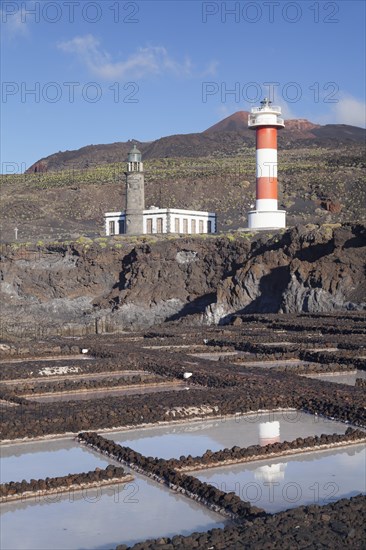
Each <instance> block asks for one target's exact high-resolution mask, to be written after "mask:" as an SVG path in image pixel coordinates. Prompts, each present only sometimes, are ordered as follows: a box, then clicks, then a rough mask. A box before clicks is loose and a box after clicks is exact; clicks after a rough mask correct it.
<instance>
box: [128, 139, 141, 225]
mask: <svg viewBox="0 0 366 550" xmlns="http://www.w3.org/2000/svg"><path fill="white" fill-rule="evenodd" d="M125 174H126V233H127V235H142V234H143V232H144V224H143V218H144V214H143V212H144V208H145V191H144V166H143V163H142V162H141V152H140V151H139V150H138V149H137V148H136V145H134V146H133V148H132V149H131V151H130V152H129V154H128V159H127V171H126V172H125Z"/></svg>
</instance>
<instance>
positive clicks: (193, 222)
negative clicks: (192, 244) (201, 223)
mask: <svg viewBox="0 0 366 550" xmlns="http://www.w3.org/2000/svg"><path fill="white" fill-rule="evenodd" d="M191 233H192V234H194V233H196V220H191Z"/></svg>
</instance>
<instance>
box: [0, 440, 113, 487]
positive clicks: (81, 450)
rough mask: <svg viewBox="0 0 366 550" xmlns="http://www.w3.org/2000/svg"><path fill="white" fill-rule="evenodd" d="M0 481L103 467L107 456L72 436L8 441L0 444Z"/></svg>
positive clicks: (78, 471)
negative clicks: (26, 441) (83, 444)
mask: <svg viewBox="0 0 366 550" xmlns="http://www.w3.org/2000/svg"><path fill="white" fill-rule="evenodd" d="M0 456H1V462H0V466H1V467H0V481H1V483H8V482H9V481H22V480H23V479H25V480H27V481H29V480H30V479H44V478H45V477H55V476H64V475H67V474H77V473H80V472H89V471H90V470H95V468H106V467H107V466H108V464H109V462H108V460H107V459H106V458H104V457H103V455H101V454H99V453H94V452H93V451H91V450H90V449H88V448H87V447H84V446H81V445H79V444H78V443H77V442H76V441H74V440H73V439H66V438H65V439H59V440H52V441H51V440H48V441H35V442H32V443H19V444H17V443H11V444H9V445H2V446H1V448H0Z"/></svg>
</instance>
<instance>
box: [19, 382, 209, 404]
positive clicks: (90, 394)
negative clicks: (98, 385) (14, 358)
mask: <svg viewBox="0 0 366 550" xmlns="http://www.w3.org/2000/svg"><path fill="white" fill-rule="evenodd" d="M198 388H200V387H198ZM186 389H187V386H186V384H160V385H159V384H156V385H150V386H149V385H148V384H146V385H140V386H139V387H135V388H128V387H124V388H114V389H113V388H105V389H102V390H98V391H95V390H90V391H84V392H69V393H67V392H62V393H59V394H47V395H45V394H42V395H36V396H32V395H27V396H26V398H27V399H29V400H31V401H37V402H39V403H56V402H58V401H88V400H89V399H103V398H105V397H110V396H114V397H124V396H128V395H140V394H146V393H158V392H164V391H184V390H186Z"/></svg>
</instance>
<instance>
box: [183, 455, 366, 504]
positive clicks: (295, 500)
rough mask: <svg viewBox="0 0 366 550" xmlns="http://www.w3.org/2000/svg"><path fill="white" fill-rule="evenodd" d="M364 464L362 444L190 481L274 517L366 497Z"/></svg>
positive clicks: (226, 468) (202, 473)
mask: <svg viewBox="0 0 366 550" xmlns="http://www.w3.org/2000/svg"><path fill="white" fill-rule="evenodd" d="M365 464H366V446H365V445H364V444H362V445H351V446H348V447H347V448H338V449H334V450H332V451H329V450H328V451H315V452H311V453H302V454H297V455H294V456H287V457H286V456H283V457H281V458H278V459H272V460H266V461H255V462H251V463H247V464H237V465H235V466H224V467H221V468H210V469H207V470H205V471H204V470H199V471H194V472H193V473H192V475H194V476H196V477H198V479H200V480H201V481H204V482H206V483H211V484H212V485H214V486H215V487H217V488H219V489H220V490H221V491H225V492H230V491H235V493H236V494H237V495H238V496H240V498H241V499H242V500H245V501H249V502H251V503H252V504H253V505H255V506H259V507H260V508H264V510H265V511H266V512H269V513H275V512H279V511H281V510H287V509H289V508H295V507H297V506H301V505H309V504H321V505H322V504H327V503H329V502H334V501H335V500H339V499H341V498H350V497H351V496H355V495H357V494H359V493H366V478H365V476H366V469H365Z"/></svg>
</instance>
